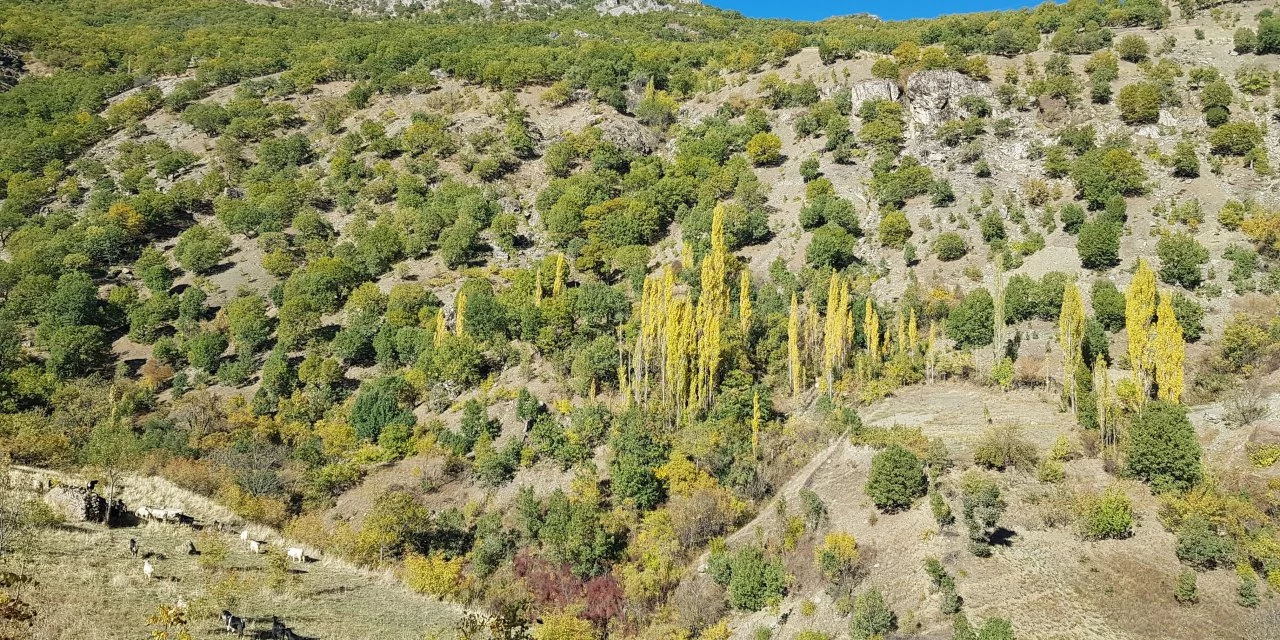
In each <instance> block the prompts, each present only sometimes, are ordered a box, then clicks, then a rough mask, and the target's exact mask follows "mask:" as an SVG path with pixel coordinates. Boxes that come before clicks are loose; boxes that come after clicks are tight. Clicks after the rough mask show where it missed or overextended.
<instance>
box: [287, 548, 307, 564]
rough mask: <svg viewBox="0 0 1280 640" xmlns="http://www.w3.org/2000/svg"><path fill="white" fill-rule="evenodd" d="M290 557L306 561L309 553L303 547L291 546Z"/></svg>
mask: <svg viewBox="0 0 1280 640" xmlns="http://www.w3.org/2000/svg"><path fill="white" fill-rule="evenodd" d="M289 559H290V560H297V561H298V562H306V561H307V554H305V553H303V552H302V547H289Z"/></svg>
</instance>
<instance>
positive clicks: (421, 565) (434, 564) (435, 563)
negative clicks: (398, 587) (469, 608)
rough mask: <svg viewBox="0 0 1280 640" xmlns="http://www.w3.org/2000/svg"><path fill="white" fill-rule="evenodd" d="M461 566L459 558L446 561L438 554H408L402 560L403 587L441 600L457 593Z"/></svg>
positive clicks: (461, 560) (441, 554) (461, 561)
mask: <svg viewBox="0 0 1280 640" xmlns="http://www.w3.org/2000/svg"><path fill="white" fill-rule="evenodd" d="M462 566H463V558H462V557H461V556H459V557H456V558H453V559H452V560H447V559H445V557H444V554H443V553H439V552H437V553H433V554H431V555H429V556H423V555H419V554H416V553H410V554H408V555H406V556H405V558H404V568H403V569H402V570H401V572H402V576H403V579H404V583H405V585H406V586H408V587H409V588H410V589H412V590H413V591H416V592H418V593H425V594H428V595H432V596H435V597H437V598H441V599H443V598H447V597H450V596H452V595H453V594H454V593H456V592H457V590H458V587H459V586H460V583H461V578H462Z"/></svg>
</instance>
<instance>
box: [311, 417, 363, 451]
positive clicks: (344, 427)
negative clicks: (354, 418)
mask: <svg viewBox="0 0 1280 640" xmlns="http://www.w3.org/2000/svg"><path fill="white" fill-rule="evenodd" d="M315 429H316V435H318V436H320V444H321V446H322V449H323V451H324V454H325V455H326V456H341V455H344V454H346V453H347V452H349V451H351V450H353V449H355V447H356V440H357V438H356V430H355V427H352V426H351V424H350V423H348V422H347V421H345V420H330V419H324V420H320V421H318V422H316V427H315Z"/></svg>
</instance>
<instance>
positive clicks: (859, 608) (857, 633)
mask: <svg viewBox="0 0 1280 640" xmlns="http://www.w3.org/2000/svg"><path fill="white" fill-rule="evenodd" d="M897 628H898V616H897V614H895V613H894V612H893V610H892V609H890V608H889V605H888V604H886V603H885V601H884V596H882V595H880V592H879V591H877V590H875V589H868V590H866V591H864V592H862V593H860V594H858V597H857V598H855V599H854V601H853V620H852V621H851V622H850V623H849V634H850V635H851V636H852V637H853V638H854V640H872V639H873V638H883V637H886V636H887V635H888V633H889V632H890V631H893V630H894V629H897Z"/></svg>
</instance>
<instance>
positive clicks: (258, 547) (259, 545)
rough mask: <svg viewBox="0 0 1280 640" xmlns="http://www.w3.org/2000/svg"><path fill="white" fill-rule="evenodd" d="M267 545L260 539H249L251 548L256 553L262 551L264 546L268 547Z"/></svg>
mask: <svg viewBox="0 0 1280 640" xmlns="http://www.w3.org/2000/svg"><path fill="white" fill-rule="evenodd" d="M266 546H267V543H265V542H260V541H258V540H250V541H249V550H250V551H252V552H254V553H262V550H263V547H266Z"/></svg>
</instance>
